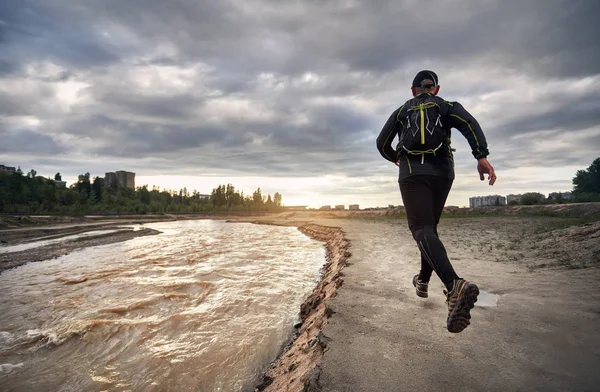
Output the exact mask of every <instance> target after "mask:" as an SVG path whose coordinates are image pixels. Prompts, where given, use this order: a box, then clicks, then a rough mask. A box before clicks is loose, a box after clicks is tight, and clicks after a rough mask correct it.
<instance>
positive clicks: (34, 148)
mask: <svg viewBox="0 0 600 392" xmlns="http://www.w3.org/2000/svg"><path fill="white" fill-rule="evenodd" d="M0 141H2V142H1V143H0V153H3V154H6V153H12V152H14V151H19V152H20V153H22V154H31V155H32V156H33V155H35V154H50V155H53V154H60V153H63V152H65V149H64V148H63V147H62V146H60V145H59V144H57V143H56V142H55V141H54V140H53V139H52V138H51V137H49V136H47V135H44V134H41V133H39V132H35V131H33V130H30V129H22V128H21V129H12V130H10V129H8V127H6V126H5V125H4V124H1V123H0Z"/></svg>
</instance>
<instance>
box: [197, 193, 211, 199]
mask: <svg viewBox="0 0 600 392" xmlns="http://www.w3.org/2000/svg"><path fill="white" fill-rule="evenodd" d="M198 198H199V199H200V200H210V195H206V194H202V193H201V194H199V195H198Z"/></svg>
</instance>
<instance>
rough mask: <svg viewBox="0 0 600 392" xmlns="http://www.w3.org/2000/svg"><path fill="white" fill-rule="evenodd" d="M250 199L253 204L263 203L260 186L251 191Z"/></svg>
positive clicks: (260, 204)
mask: <svg viewBox="0 0 600 392" xmlns="http://www.w3.org/2000/svg"><path fill="white" fill-rule="evenodd" d="M252 201H253V202H254V204H257V205H259V206H262V205H263V204H264V203H265V201H264V199H263V196H262V192H261V190H260V188H258V189H256V190H255V191H254V192H253V193H252Z"/></svg>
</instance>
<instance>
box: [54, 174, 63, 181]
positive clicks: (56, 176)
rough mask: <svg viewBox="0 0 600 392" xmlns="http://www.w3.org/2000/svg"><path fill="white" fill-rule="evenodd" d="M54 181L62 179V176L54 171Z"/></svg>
mask: <svg viewBox="0 0 600 392" xmlns="http://www.w3.org/2000/svg"><path fill="white" fill-rule="evenodd" d="M54 181H62V176H61V175H60V173H56V174H55V175H54Z"/></svg>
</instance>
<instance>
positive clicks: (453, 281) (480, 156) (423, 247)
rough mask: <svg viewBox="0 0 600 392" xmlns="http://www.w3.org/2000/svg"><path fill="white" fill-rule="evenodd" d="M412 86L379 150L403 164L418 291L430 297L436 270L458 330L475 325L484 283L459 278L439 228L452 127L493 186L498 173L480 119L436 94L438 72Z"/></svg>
mask: <svg viewBox="0 0 600 392" xmlns="http://www.w3.org/2000/svg"><path fill="white" fill-rule="evenodd" d="M411 89H412V93H413V98H412V99H410V100H409V101H407V102H406V103H405V104H404V105H402V106H401V107H400V108H399V109H397V110H395V111H394V112H393V113H392V115H391V116H390V118H389V119H388V121H387V122H386V123H385V125H384V127H383V129H382V130H381V133H380V134H379V136H378V137H377V149H378V150H379V152H380V153H381V155H382V156H383V157H384V158H385V159H387V160H388V161H390V162H393V163H394V164H396V165H397V166H399V168H400V175H399V179H398V182H399V184H400V193H401V194H402V201H403V202H404V208H405V210H406V217H407V219H408V226H409V228H410V231H411V232H412V235H413V238H414V239H415V241H416V242H417V245H418V247H419V250H420V251H421V271H420V272H419V274H418V275H415V276H414V278H413V281H412V283H413V285H414V286H415V289H416V293H417V295H418V296H419V297H423V298H426V297H427V288H428V284H429V279H430V278H431V274H432V272H433V271H435V273H436V274H437V276H438V277H439V278H440V280H441V281H442V282H443V283H444V285H445V286H446V290H444V293H445V294H446V298H447V302H448V320H447V327H448V331H450V332H455V333H456V332H461V331H462V330H464V329H465V328H466V327H467V326H468V325H469V324H470V319H471V314H470V311H471V309H472V308H473V306H474V303H475V302H476V301H477V296H478V295H479V288H478V287H477V285H475V284H474V283H472V282H469V281H467V280H465V279H462V278H460V277H458V275H457V274H456V272H455V271H454V268H453V267H452V264H451V263H450V260H448V256H447V254H446V249H445V248H444V245H443V244H442V242H441V241H440V239H439V238H438V233H437V225H438V223H439V221H440V216H441V215H442V210H443V209H444V204H445V203H446V198H447V197H448V193H449V192H450V188H451V187H452V182H453V181H454V159H453V155H452V151H453V150H452V148H451V147H450V136H451V128H456V129H458V130H459V131H460V132H461V133H462V134H463V136H465V138H467V141H468V142H469V145H470V146H471V151H472V153H473V156H474V157H475V159H477V171H478V172H479V178H480V179H481V180H482V181H483V180H484V175H485V174H487V175H488V182H489V184H490V185H494V182H496V174H495V173H494V168H493V167H492V165H491V164H490V163H489V162H488V160H487V158H486V157H487V156H488V154H489V152H488V149H487V143H486V140H485V136H484V135H483V132H482V130H481V127H480V126H479V124H478V123H477V120H475V118H473V116H471V115H470V114H469V113H468V112H467V111H466V110H465V109H464V108H463V106H462V105H461V104H460V103H458V102H448V101H444V100H443V99H442V98H440V97H438V96H437V94H438V92H439V90H440V86H439V84H438V77H437V75H436V74H435V73H434V72H432V71H427V70H425V71H420V72H419V73H418V74H417V75H416V76H415V78H414V80H413V83H412V88H411ZM396 135H398V138H399V142H398V145H397V148H396V149H395V150H394V149H393V148H392V146H391V145H392V141H393V140H394V137H395V136H396Z"/></svg>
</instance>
